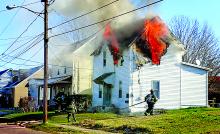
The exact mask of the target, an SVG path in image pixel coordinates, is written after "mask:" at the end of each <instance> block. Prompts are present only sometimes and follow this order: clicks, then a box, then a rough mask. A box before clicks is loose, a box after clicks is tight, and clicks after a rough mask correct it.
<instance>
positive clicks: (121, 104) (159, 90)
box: [92, 30, 209, 112]
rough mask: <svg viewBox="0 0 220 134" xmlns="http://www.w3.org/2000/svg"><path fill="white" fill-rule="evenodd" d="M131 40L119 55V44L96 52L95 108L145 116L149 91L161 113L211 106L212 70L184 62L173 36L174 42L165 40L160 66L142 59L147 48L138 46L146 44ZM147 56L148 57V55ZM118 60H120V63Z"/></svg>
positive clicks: (93, 90)
mask: <svg viewBox="0 0 220 134" xmlns="http://www.w3.org/2000/svg"><path fill="white" fill-rule="evenodd" d="M108 31H109V30H108ZM104 36H105V33H104ZM112 37H113V36H112ZM130 38H131V39H128V38H127V39H126V40H124V41H123V40H120V41H119V43H120V44H124V45H125V46H127V47H126V48H125V49H124V50H123V51H121V52H120V53H119V54H115V53H116V52H117V51H118V49H117V47H115V46H116V45H117V44H116V45H115V44H113V45H112V44H110V43H111V42H109V41H105V39H103V42H102V43H101V44H100V47H99V48H98V49H96V51H94V52H93V54H92V55H93V56H94V60H93V88H92V95H93V100H92V106H93V107H96V106H105V107H116V108H119V109H123V110H122V111H123V112H142V111H144V110H146V103H141V102H143V101H144V97H145V96H146V95H147V94H148V93H149V91H150V89H153V90H154V91H155V94H156V96H157V97H158V102H157V103H156V105H155V108H158V109H177V108H184V107H190V106H208V71H209V69H208V68H205V67H200V66H197V65H193V64H189V63H184V62H182V55H183V54H184V52H185V49H184V47H183V45H182V44H181V43H180V42H179V41H177V40H176V39H175V37H173V35H172V37H170V38H171V39H167V38H166V39H164V40H162V41H164V42H165V43H168V44H169V47H167V50H166V52H165V55H162V57H161V59H160V61H159V62H157V64H153V63H152V62H153V59H150V58H146V56H143V53H142V52H143V51H140V49H145V50H146V47H145V48H144V47H143V48H140V44H138V43H143V41H139V42H137V41H133V40H135V38H136V36H131V37H130ZM111 39H112V38H111ZM127 40H131V41H130V42H127ZM112 42H113V41H112ZM131 42H132V43H131ZM130 43H131V44H130ZM109 44H110V45H109ZM93 45H97V44H95V43H94V44H93ZM111 45H112V46H111ZM138 45H139V48H138ZM144 45H145V44H144ZM142 46H143V45H142ZM142 46H141V47H142ZM145 52H146V53H145V55H147V54H148V51H145ZM151 53H152V52H151ZM117 56H118V57H120V58H118V59H117ZM151 58H152V57H151ZM155 59H156V58H155ZM155 59H154V60H155ZM154 62H155V61H154ZM158 63H159V64H158ZM139 103H141V104H139ZM135 104H139V105H135ZM133 105H135V106H133ZM130 106H131V107H130Z"/></svg>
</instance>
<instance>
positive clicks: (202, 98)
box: [181, 65, 207, 107]
mask: <svg viewBox="0 0 220 134" xmlns="http://www.w3.org/2000/svg"><path fill="white" fill-rule="evenodd" d="M181 79H182V81H181V85H182V89H181V100H182V101H181V105H182V107H188V106H207V71H205V70H202V69H199V68H194V67H191V66H187V65H182V66H181Z"/></svg>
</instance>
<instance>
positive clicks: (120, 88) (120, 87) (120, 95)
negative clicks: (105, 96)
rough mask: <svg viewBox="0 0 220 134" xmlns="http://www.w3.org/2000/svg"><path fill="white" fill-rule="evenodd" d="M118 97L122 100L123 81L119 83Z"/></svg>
mask: <svg viewBox="0 0 220 134" xmlns="http://www.w3.org/2000/svg"><path fill="white" fill-rule="evenodd" d="M118 97H119V98H122V81H119V93H118Z"/></svg>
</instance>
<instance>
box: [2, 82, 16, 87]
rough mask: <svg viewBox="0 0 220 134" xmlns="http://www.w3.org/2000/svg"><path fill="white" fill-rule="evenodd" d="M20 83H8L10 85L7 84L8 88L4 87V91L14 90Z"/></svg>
mask: <svg viewBox="0 0 220 134" xmlns="http://www.w3.org/2000/svg"><path fill="white" fill-rule="evenodd" d="M18 83H19V81H16V82H12V83H8V84H7V85H6V86H4V87H3V88H2V89H12V88H14V87H15V86H16V85H17V84H18Z"/></svg>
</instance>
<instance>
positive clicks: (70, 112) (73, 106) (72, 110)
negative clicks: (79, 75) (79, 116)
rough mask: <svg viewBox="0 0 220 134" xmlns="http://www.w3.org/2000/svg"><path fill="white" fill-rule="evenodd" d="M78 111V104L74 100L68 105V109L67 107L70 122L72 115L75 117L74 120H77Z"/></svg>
mask: <svg viewBox="0 0 220 134" xmlns="http://www.w3.org/2000/svg"><path fill="white" fill-rule="evenodd" d="M76 112H77V108H76V104H75V102H74V101H72V103H71V104H70V105H69V106H68V109H67V114H68V115H67V118H68V122H70V118H71V116H72V117H73V120H72V121H74V122H76V118H75V114H76Z"/></svg>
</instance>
